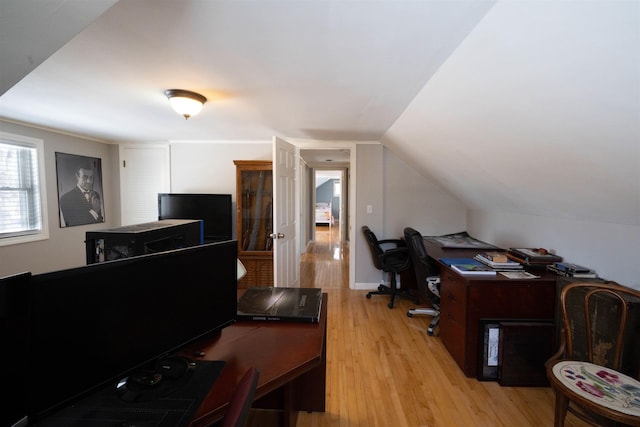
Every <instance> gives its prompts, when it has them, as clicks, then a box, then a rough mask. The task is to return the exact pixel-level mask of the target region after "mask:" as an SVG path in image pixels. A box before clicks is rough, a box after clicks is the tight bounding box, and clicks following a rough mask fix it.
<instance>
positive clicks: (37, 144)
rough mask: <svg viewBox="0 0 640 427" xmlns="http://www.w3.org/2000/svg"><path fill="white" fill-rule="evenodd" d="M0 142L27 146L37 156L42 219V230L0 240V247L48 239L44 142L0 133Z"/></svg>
mask: <svg viewBox="0 0 640 427" xmlns="http://www.w3.org/2000/svg"><path fill="white" fill-rule="evenodd" d="M0 140H1V141H3V142H8V143H15V144H17V145H18V144H19V145H29V146H32V147H33V148H35V149H36V153H37V155H38V184H39V185H40V209H41V218H42V230H40V232H37V233H29V234H24V235H22V236H12V237H3V238H0V246H8V245H17V244H21V243H29V242H35V241H39V240H46V239H48V238H49V211H48V208H47V181H46V178H45V177H46V174H45V168H44V167H45V161H44V141H43V140H42V139H38V138H31V137H28V136H23V135H16V134H12V133H7V132H2V131H0Z"/></svg>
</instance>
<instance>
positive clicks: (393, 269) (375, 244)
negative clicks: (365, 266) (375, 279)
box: [362, 225, 419, 308]
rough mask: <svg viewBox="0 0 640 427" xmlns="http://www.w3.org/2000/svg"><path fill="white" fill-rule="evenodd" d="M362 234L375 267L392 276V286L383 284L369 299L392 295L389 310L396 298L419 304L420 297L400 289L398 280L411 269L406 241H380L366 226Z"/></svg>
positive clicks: (369, 294) (372, 292)
mask: <svg viewBox="0 0 640 427" xmlns="http://www.w3.org/2000/svg"><path fill="white" fill-rule="evenodd" d="M362 232H363V233H364V236H365V239H366V240H367V244H368V245H369V249H370V250H371V256H372V258H373V265H374V266H375V267H376V268H377V269H378V270H382V271H384V272H385V273H387V274H389V276H390V277H389V282H390V286H386V285H384V284H381V285H380V286H378V290H377V291H371V292H369V293H368V294H367V298H371V295H391V300H390V301H389V304H388V307H389V308H393V303H394V301H395V298H396V296H400V297H404V298H409V299H412V300H415V301H416V304H417V303H418V302H419V299H418V297H416V296H414V295H412V294H411V293H410V292H409V291H407V290H403V289H400V288H398V283H397V279H396V276H397V275H398V274H399V273H400V272H402V271H405V270H408V269H409V268H411V259H410V258H409V252H408V251H407V247H406V245H405V244H404V241H402V240H401V239H384V240H378V238H377V237H376V235H375V234H374V233H373V231H371V229H369V227H368V226H366V225H364V226H362Z"/></svg>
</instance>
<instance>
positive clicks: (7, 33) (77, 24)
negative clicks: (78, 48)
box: [0, 0, 117, 95]
mask: <svg viewBox="0 0 640 427" xmlns="http://www.w3.org/2000/svg"><path fill="white" fill-rule="evenodd" d="M116 1H117V0H91V1H86V0H47V1H38V2H35V1H26V0H2V2H0V41H1V43H0V58H2V61H0V95H2V94H3V93H5V92H6V91H7V90H8V89H9V88H10V87H11V86H13V85H14V84H16V83H17V82H19V81H20V80H21V79H22V78H23V77H24V76H26V75H27V74H29V73H30V72H31V71H33V70H34V69H35V68H36V67H37V66H38V65H40V64H41V63H42V62H43V61H44V60H45V59H47V58H48V57H49V56H50V55H51V54H52V53H54V52H55V51H57V50H58V49H59V48H60V47H61V46H63V45H64V44H65V43H67V42H68V41H69V40H71V38H73V36H75V35H76V34H78V33H79V32H80V31H82V30H83V29H84V28H85V27H86V26H87V25H89V24H90V23H91V22H93V21H94V20H95V19H96V18H97V17H98V16H100V15H101V14H102V13H103V12H104V11H105V10H107V9H108V8H109V7H111V6H113V4H114V3H116Z"/></svg>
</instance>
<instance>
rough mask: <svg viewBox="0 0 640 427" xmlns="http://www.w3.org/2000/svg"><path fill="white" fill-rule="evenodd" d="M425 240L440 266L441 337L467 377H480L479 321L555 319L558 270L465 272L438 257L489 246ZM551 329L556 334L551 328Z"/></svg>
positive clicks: (462, 255)
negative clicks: (526, 274)
mask: <svg viewBox="0 0 640 427" xmlns="http://www.w3.org/2000/svg"><path fill="white" fill-rule="evenodd" d="M424 242H425V249H426V250H427V253H428V254H429V256H430V257H431V258H433V259H434V260H435V261H437V263H438V264H439V266H440V324H439V327H440V330H439V336H440V338H441V340H442V343H443V344H444V346H445V347H446V348H447V350H448V351H449V353H450V354H451V356H452V357H453V358H454V359H455V361H456V363H457V364H458V366H460V369H462V371H463V372H464V373H465V375H466V376H468V377H476V376H478V370H479V366H480V359H481V357H482V356H481V350H482V348H481V345H482V343H481V339H480V332H481V331H480V324H481V321H483V320H486V319H496V320H501V321H524V320H527V321H548V322H553V318H554V310H555V298H556V275H555V274H554V273H552V272H549V271H546V270H545V269H544V267H542V268H536V269H535V270H530V271H531V272H532V273H534V274H536V275H539V276H540V278H539V279H508V278H506V277H505V276H503V275H501V274H496V275H495V276H464V275H461V274H458V273H457V272H455V271H454V270H452V269H451V268H450V267H448V266H447V265H445V264H444V263H442V262H440V261H439V259H440V258H473V256H474V255H476V254H477V253H478V252H483V251H486V250H487V249H447V248H442V247H440V246H438V245H437V244H436V243H434V242H433V241H431V240H429V239H426V238H425V241H424ZM549 333H550V339H552V335H553V331H552V330H551V331H550V332H549ZM541 369H542V367H541Z"/></svg>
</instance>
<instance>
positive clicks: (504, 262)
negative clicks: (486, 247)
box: [473, 252, 523, 271]
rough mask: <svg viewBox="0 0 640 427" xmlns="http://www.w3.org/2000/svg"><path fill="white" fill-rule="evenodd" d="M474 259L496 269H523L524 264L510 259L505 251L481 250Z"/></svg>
mask: <svg viewBox="0 0 640 427" xmlns="http://www.w3.org/2000/svg"><path fill="white" fill-rule="evenodd" d="M473 259H475V260H477V261H480V262H481V263H483V264H484V265H487V266H489V267H491V268H493V269H494V270H496V271H514V270H522V269H523V266H522V264H520V263H519V262H517V261H514V260H512V259H509V258H508V257H507V255H506V254H505V253H504V252H480V253H479V254H477V255H476V256H475V257H473Z"/></svg>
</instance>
